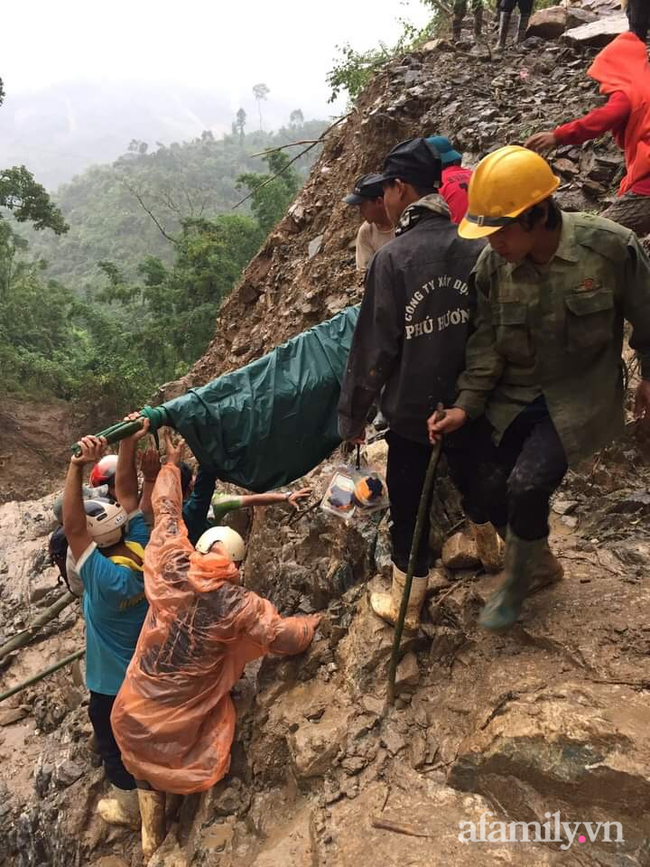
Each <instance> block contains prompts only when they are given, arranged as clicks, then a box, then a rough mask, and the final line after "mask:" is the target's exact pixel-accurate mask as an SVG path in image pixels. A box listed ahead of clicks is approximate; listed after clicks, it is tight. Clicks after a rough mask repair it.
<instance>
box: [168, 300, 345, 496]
mask: <svg viewBox="0 0 650 867" xmlns="http://www.w3.org/2000/svg"><path fill="white" fill-rule="evenodd" d="M358 315H359V308H358V307H349V308H347V309H346V310H343V311H342V312H341V313H339V314H337V315H336V316H335V317H334V318H333V319H330V320H328V321H327V322H323V323H321V324H320V325H316V326H315V327H314V328H311V329H310V330H309V331H306V332H304V333H303V334H299V335H298V336H297V337H294V338H293V339H292V340H289V341H288V342H287V343H283V344H282V345H281V346H278V347H277V348H276V349H274V350H273V351H272V352H270V353H269V354H268V355H265V356H264V357H263V358H260V359H258V360H257V361H253V362H252V363H251V364H248V365H246V367H242V368H241V369H240V370H234V371H232V372H231V373H226V374H224V375H223V376H220V377H219V378H218V379H215V380H214V381H213V382H210V383H209V384H208V385H204V386H202V387H201V388H193V389H190V391H188V392H187V394H184V395H183V396H182V397H179V398H176V399H175V400H172V401H169V402H168V403H165V404H164V409H165V410H166V414H167V416H168V418H169V423H170V424H172V425H173V426H174V427H175V428H176V430H178V431H179V432H180V433H181V434H182V436H183V438H184V439H185V441H186V442H187V444H188V445H189V447H190V448H191V449H192V452H193V453H194V455H195V456H196V459H197V460H198V462H199V463H200V464H201V465H202V466H204V467H206V468H210V469H213V470H214V471H215V472H216V473H217V475H218V476H219V478H220V479H222V480H224V481H227V482H232V483H234V484H236V485H240V486H241V487H243V488H248V489H249V490H252V491H257V492H260V491H268V490H269V489H271V488H277V487H279V486H280V485H285V484H287V483H288V482H292V481H294V480H295V479H297V478H299V477H300V476H303V475H305V473H307V472H309V471H310V470H312V469H313V468H314V467H315V466H317V465H318V464H319V463H320V462H321V461H322V460H324V459H325V458H326V457H328V455H330V454H331V453H332V451H333V450H334V449H335V448H336V447H337V446H338V445H339V444H340V442H341V440H340V437H339V435H338V430H337V415H336V407H337V403H338V399H339V392H340V388H341V381H342V379H343V374H344V373H345V365H346V362H347V357H348V353H349V351H350V346H351V344H352V335H353V333H354V327H355V325H356V322H357V318H358Z"/></svg>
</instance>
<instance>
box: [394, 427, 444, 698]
mask: <svg viewBox="0 0 650 867" xmlns="http://www.w3.org/2000/svg"><path fill="white" fill-rule="evenodd" d="M441 449H442V440H438V442H437V443H436V444H435V445H434V447H433V450H432V452H431V457H430V458H429V466H428V467H427V474H426V476H425V477H424V484H423V485H422V493H421V494H420V505H419V506H418V517H417V521H416V522H415V531H414V533H413V542H412V543H411V553H410V556H409V564H408V569H407V570H406V581H405V582H404V593H403V594H402V604H401V605H400V609H399V617H398V618H397V623H396V624H395V637H394V639H393V652H392V654H391V657H390V666H389V669H388V701H389V703H390V704H393V702H394V701H395V675H396V673H397V663H398V662H399V648H400V644H401V641H402V632H403V631H404V618H405V617H406V608H407V606H408V601H409V596H410V595H411V584H412V583H413V573H414V572H415V561H416V559H417V552H418V548H419V546H420V538H421V537H422V528H423V527H424V520H425V517H426V513H427V505H428V503H429V495H430V494H431V489H432V488H433V480H434V478H435V476H436V469H437V468H438V461H439V460H440V452H441Z"/></svg>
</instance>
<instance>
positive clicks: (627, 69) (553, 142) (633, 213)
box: [525, 4, 650, 235]
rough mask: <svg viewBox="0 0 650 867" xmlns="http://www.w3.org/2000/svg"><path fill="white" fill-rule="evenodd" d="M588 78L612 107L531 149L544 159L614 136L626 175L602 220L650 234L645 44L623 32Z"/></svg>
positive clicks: (649, 93) (649, 68)
mask: <svg viewBox="0 0 650 867" xmlns="http://www.w3.org/2000/svg"><path fill="white" fill-rule="evenodd" d="M648 8H650V4H648ZM587 75H589V76H590V77H591V78H593V79H595V80H596V81H597V82H599V84H600V92H601V93H602V94H605V95H606V96H608V101H607V103H606V104H605V105H603V106H601V107H600V108H596V109H594V110H593V111H591V112H589V114H587V115H585V117H582V118H580V119H578V120H574V121H571V122H570V123H565V124H563V125H562V126H559V127H556V129H554V130H553V131H552V132H538V133H536V134H535V135H532V136H531V137H530V138H529V139H528V140H527V141H526V142H525V147H527V148H530V149H531V150H534V151H536V152H537V153H541V154H544V153H547V152H548V151H550V150H552V149H553V148H556V147H559V146H560V145H580V144H583V143H584V142H586V141H590V140H591V139H596V138H599V137H600V136H602V135H604V134H605V133H607V132H611V133H612V134H613V136H614V139H615V141H616V143H617V144H618V145H619V147H620V148H621V149H622V150H623V151H624V153H625V165H626V174H625V177H624V178H623V180H622V181H621V185H620V188H619V191H618V196H619V198H618V199H617V200H616V201H615V202H614V204H613V205H611V207H609V208H607V210H605V211H603V213H602V214H601V216H602V217H606V218H607V219H609V220H614V221H615V222H617V223H620V224H621V225H622V226H626V227H627V228H628V229H632V231H634V232H636V233H637V235H646V234H648V232H650V64H649V63H648V54H647V50H646V46H645V43H644V42H642V41H641V40H640V39H639V37H638V36H636V35H635V34H634V33H621V35H620V36H617V37H616V39H614V41H613V42H610V44H609V45H607V46H606V47H605V48H603V50H602V51H601V52H600V53H599V54H598V55H596V58H595V59H594V62H593V63H592V64H591V66H590V67H589V69H588V71H587Z"/></svg>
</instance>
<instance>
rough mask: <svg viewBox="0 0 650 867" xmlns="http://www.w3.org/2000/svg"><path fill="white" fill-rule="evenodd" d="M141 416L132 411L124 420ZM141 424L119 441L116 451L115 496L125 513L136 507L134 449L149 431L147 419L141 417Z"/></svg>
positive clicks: (136, 484)
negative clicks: (130, 434)
mask: <svg viewBox="0 0 650 867" xmlns="http://www.w3.org/2000/svg"><path fill="white" fill-rule="evenodd" d="M140 418H142V416H141V415H140V414H139V413H137V412H133V413H131V414H130V415H127V416H126V418H125V419H124V421H136V420H137V419H140ZM142 421H143V425H142V427H141V429H140V430H139V431H136V433H134V434H133V435H132V436H130V437H127V438H126V439H124V440H122V441H121V443H120V449H119V451H118V453H117V469H116V470H115V496H116V498H117V502H118V503H119V504H120V506H122V508H123V509H124V510H125V511H126V513H127V515H130V514H131V513H132V512H135V511H136V510H137V509H138V472H137V470H136V466H135V451H136V448H137V444H138V442H139V441H140V440H141V439H142V437H144V436H146V435H147V433H148V431H149V419H148V418H145V419H142Z"/></svg>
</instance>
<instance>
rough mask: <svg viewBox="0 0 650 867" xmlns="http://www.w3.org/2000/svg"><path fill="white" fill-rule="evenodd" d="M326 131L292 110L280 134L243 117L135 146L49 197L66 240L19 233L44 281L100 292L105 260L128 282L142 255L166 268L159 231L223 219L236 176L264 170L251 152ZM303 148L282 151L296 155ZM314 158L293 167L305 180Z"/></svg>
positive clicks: (171, 232)
mask: <svg viewBox="0 0 650 867" xmlns="http://www.w3.org/2000/svg"><path fill="white" fill-rule="evenodd" d="M255 120H256V119H255ZM326 125H327V124H326V123H325V122H324V121H307V122H305V121H303V119H302V114H301V112H299V111H296V112H294V113H293V114H292V122H290V123H289V124H288V125H287V126H285V127H282V128H281V129H280V130H279V131H277V132H273V133H269V132H261V131H255V132H249V133H246V129H245V126H246V118H245V116H242V115H241V114H240V115H239V119H237V118H236V119H235V120H234V121H233V127H234V128H233V131H232V132H231V133H229V134H228V135H225V136H223V137H222V138H216V137H215V136H214V135H213V134H212V133H211V132H208V131H206V132H203V134H202V135H201V136H199V137H198V138H195V139H192V140H191V141H187V142H183V143H179V144H172V145H170V146H168V147H167V146H164V145H161V144H158V145H156V144H154V145H151V144H149V143H147V142H142V141H138V140H133V141H132V142H131V145H130V147H129V150H128V151H127V153H125V154H124V155H123V156H121V157H119V159H117V160H116V161H115V162H114V163H113V164H112V165H104V166H93V167H92V168H90V169H88V170H87V171H85V172H83V173H82V174H81V175H79V176H78V177H76V178H75V179H74V180H73V181H71V182H70V183H69V184H65V185H64V186H62V187H61V188H60V189H59V191H58V193H57V194H56V195H54V196H53V200H54V201H55V202H56V204H57V205H58V206H59V207H60V209H61V211H62V213H63V215H64V217H65V219H66V221H67V222H68V224H69V226H70V231H69V232H68V233H67V234H66V235H65V236H64V237H62V238H57V237H54V236H52V235H50V234H49V233H37V232H34V231H33V230H30V229H29V228H23V227H21V228H20V229H19V232H20V234H21V235H23V236H24V237H25V238H26V239H27V240H28V241H29V243H30V247H31V250H32V253H33V255H35V256H37V257H39V258H42V259H44V260H45V261H46V262H47V263H48V268H47V271H46V273H47V276H48V277H52V278H55V279H56V280H57V281H59V282H61V283H63V284H64V285H65V286H66V287H67V288H69V289H72V290H73V291H75V292H77V293H85V292H87V291H93V290H96V289H97V288H98V287H100V286H103V284H104V281H103V277H102V275H101V273H100V271H99V270H98V262H100V261H102V260H107V259H108V260H110V261H112V262H115V263H117V264H118V265H119V267H120V270H121V272H122V274H123V275H124V276H125V277H126V278H127V279H133V278H135V276H136V274H137V267H138V265H139V264H140V263H141V262H142V261H143V260H144V259H145V258H146V257H147V256H158V257H160V258H161V259H162V260H163V262H166V263H169V262H171V259H172V255H173V250H172V244H171V243H170V241H169V240H168V239H167V238H165V236H164V234H163V233H165V234H166V235H168V236H169V237H171V238H175V237H176V236H177V235H178V234H179V232H180V227H181V223H182V222H183V221H184V220H195V219H204V218H210V217H212V216H215V215H217V214H220V213H225V212H227V211H229V210H230V209H231V208H232V206H233V205H234V204H235V203H236V202H237V201H239V200H240V199H242V198H243V197H244V196H245V195H246V193H247V192H248V190H247V188H246V187H245V186H241V185H238V181H237V178H238V177H239V175H240V174H250V173H259V172H265V171H268V167H267V166H266V165H265V163H264V161H263V159H262V158H261V157H260V156H253V154H259V153H260V152H261V151H263V150H264V149H265V148H272V147H278V146H280V145H284V144H288V143H290V142H293V141H298V140H311V139H317V138H318V136H319V135H320V133H321V132H322V130H323V129H325V127H326ZM302 149H303V148H302V147H299V148H290V149H288V150H286V151H285V153H287V154H289V155H290V156H295V155H297V153H299V152H300V150H302ZM318 153H319V147H315V148H313V149H312V150H311V151H309V153H308V154H307V155H305V157H303V158H302V159H301V160H299V161H297V162H296V163H295V164H294V166H295V167H296V169H297V171H298V176H299V177H301V178H302V179H304V178H305V177H306V174H307V172H308V169H309V166H310V165H311V164H312V162H313V161H314V159H315V158H316V156H317V155H318ZM147 210H148V211H149V212H150V213H147ZM235 213H238V214H242V215H244V214H247V213H250V208H249V206H248V205H245V206H243V207H242V208H240V209H239V210H237V211H236V212H235ZM152 217H153V218H155V220H154V219H153V218H152ZM156 221H157V223H158V224H159V225H156Z"/></svg>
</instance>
